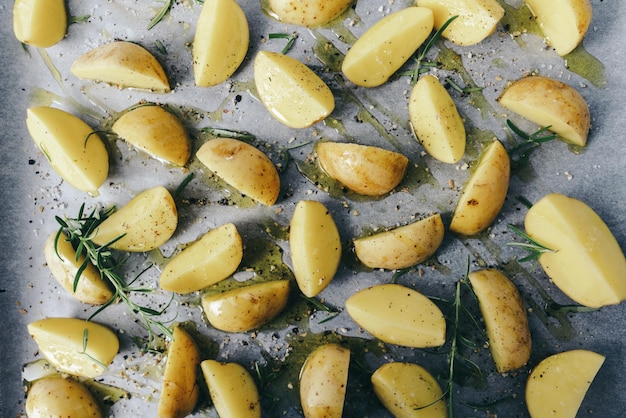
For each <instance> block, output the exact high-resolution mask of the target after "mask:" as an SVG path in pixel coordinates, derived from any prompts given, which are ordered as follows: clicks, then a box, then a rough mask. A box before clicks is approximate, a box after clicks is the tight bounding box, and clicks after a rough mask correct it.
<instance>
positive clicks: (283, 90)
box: [254, 51, 335, 128]
mask: <svg viewBox="0 0 626 418" xmlns="http://www.w3.org/2000/svg"><path fill="white" fill-rule="evenodd" d="M254 83H255V84H256V88H257V91H258V93H259V98H260V99H261V101H262V102H263V104H264V105H265V107H266V108H267V110H268V111H269V112H270V114H271V115H272V116H273V117H274V118H276V120H278V121H279V122H281V123H282V124H283V125H286V126H288V127H290V128H307V127H309V126H311V125H314V124H315V123H317V122H319V121H321V120H322V119H324V118H326V116H328V115H330V114H331V113H332V111H333V109H334V108H335V98H334V96H333V92H332V91H331V90H330V88H329V87H328V86H327V85H326V83H325V82H324V80H322V79H321V78H320V77H319V76H318V75H317V74H315V73H314V72H313V70H311V69H310V68H309V67H307V66H306V65H305V64H303V63H302V62H300V61H298V60H297V59H295V58H292V57H290V56H288V55H284V54H279V53H276V52H269V51H259V53H258V54H257V55H256V57H255V58H254Z"/></svg>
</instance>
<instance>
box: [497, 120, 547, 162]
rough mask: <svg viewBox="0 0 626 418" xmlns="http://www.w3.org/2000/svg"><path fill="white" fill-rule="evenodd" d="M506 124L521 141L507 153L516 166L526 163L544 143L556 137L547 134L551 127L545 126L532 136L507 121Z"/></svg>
mask: <svg viewBox="0 0 626 418" xmlns="http://www.w3.org/2000/svg"><path fill="white" fill-rule="evenodd" d="M506 124H507V126H508V127H509V129H510V130H511V131H512V132H513V133H514V134H515V135H517V136H518V137H520V138H521V139H522V142H521V143H519V144H518V145H516V146H515V147H514V148H512V149H511V150H509V151H508V153H509V156H510V157H511V160H512V161H514V162H515V164H516V165H517V166H522V165H524V164H526V163H527V162H528V158H529V157H530V154H531V153H532V152H533V151H534V150H535V149H536V148H537V147H539V146H540V145H541V144H543V143H544V142H548V141H552V140H553V139H555V138H556V137H557V135H556V134H547V135H544V134H545V133H546V131H548V130H549V129H550V128H551V126H545V127H543V128H541V129H539V130H537V131H535V132H533V133H532V134H528V133H526V132H524V131H523V130H521V129H520V128H519V127H518V126H516V125H515V124H514V123H513V122H512V121H510V120H509V119H507V120H506Z"/></svg>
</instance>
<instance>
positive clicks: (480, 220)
mask: <svg viewBox="0 0 626 418" xmlns="http://www.w3.org/2000/svg"><path fill="white" fill-rule="evenodd" d="M510 175H511V163H510V160H509V155H508V154H507V152H506V149H504V146H503V145H502V144H501V143H500V141H498V140H496V141H494V142H492V143H491V144H490V145H489V146H488V147H487V149H485V151H484V152H483V155H482V156H481V158H480V162H479V163H478V166H477V167H476V170H475V171H474V173H472V175H471V177H470V178H469V180H468V181H467V183H466V184H465V186H463V190H462V191H461V196H459V201H458V203H457V205H456V208H455V210H454V214H453V215H452V221H451V222H450V230H451V231H453V232H456V233H458V234H461V235H467V236H470V235H475V234H478V233H479V232H481V231H483V230H485V229H486V228H487V227H488V226H489V225H491V223H492V222H493V221H494V220H495V219H496V217H497V216H498V213H500V209H502V205H503V204H504V200H505V199H506V193H507V190H508V188H509V178H510Z"/></svg>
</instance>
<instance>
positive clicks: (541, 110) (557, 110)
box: [498, 76, 591, 146]
mask: <svg viewBox="0 0 626 418" xmlns="http://www.w3.org/2000/svg"><path fill="white" fill-rule="evenodd" d="M498 101H499V102H500V105H501V106H502V107H504V108H505V109H508V110H511V111H513V112H515V113H517V114H519V115H521V116H523V117H525V118H526V119H528V120H529V121H531V122H534V123H536V124H538V125H540V126H541V127H546V126H549V127H550V128H549V129H550V131H552V132H554V133H556V134H558V135H559V136H560V137H561V138H563V140H565V141H567V142H570V143H572V144H575V145H580V146H584V145H585V144H586V143H587V136H588V135H589V128H590V126H591V115H590V113H589V107H588V106H587V102H586V101H585V99H584V98H583V97H582V95H581V94H580V93H579V92H578V91H576V89H574V88H573V87H570V86H569V85H567V84H565V83H563V82H561V81H558V80H555V79H552V78H548V77H542V76H530V77H524V78H521V79H519V80H517V81H514V82H513V83H512V84H511V85H510V86H509V87H507V89H506V90H505V91H504V93H503V94H502V96H500V98H499V99H498Z"/></svg>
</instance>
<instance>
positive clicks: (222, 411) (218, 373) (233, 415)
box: [200, 360, 261, 418]
mask: <svg viewBox="0 0 626 418" xmlns="http://www.w3.org/2000/svg"><path fill="white" fill-rule="evenodd" d="M200 368H201V369H202V374H203V375H204V380H205V381H206V383H207V386H208V387H209V393H210V394H211V400H212V401H213V405H214V406H215V409H216V410H217V413H218V415H219V416H220V417H229V418H260V417H261V402H260V400H259V391H258V389H257V387H256V384H255V383H254V379H253V378H252V376H250V373H248V371H247V370H246V369H245V368H244V367H243V366H241V365H239V364H237V363H220V362H217V361H215V360H204V361H203V362H202V363H201V364H200Z"/></svg>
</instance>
